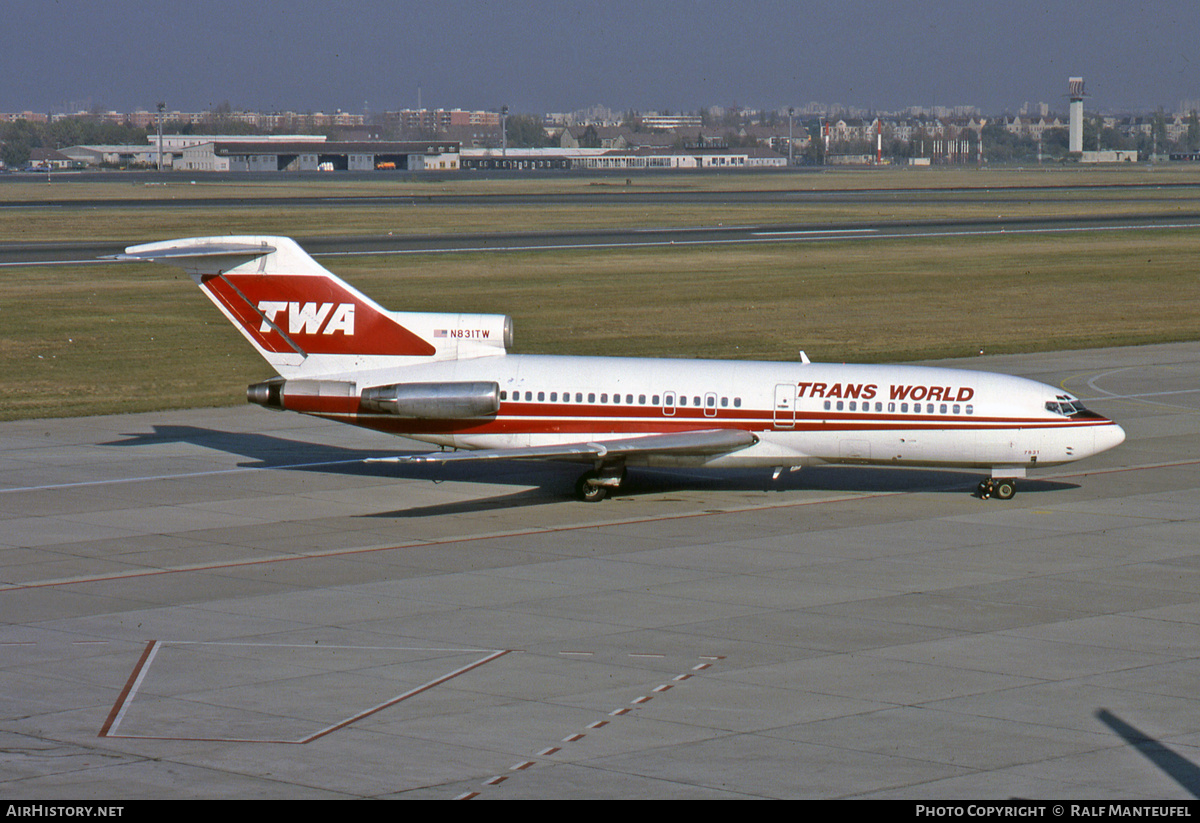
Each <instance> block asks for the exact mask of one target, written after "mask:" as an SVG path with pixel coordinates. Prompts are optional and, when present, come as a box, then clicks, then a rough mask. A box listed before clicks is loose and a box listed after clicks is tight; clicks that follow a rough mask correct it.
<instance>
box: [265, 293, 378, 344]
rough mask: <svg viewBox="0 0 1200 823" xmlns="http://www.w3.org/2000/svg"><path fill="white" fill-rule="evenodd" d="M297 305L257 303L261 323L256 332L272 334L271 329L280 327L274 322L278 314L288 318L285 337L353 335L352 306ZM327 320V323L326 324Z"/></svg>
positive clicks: (281, 302)
mask: <svg viewBox="0 0 1200 823" xmlns="http://www.w3.org/2000/svg"><path fill="white" fill-rule="evenodd" d="M334 305H335V304H333V303H320V304H317V303H297V302H289V301H287V300H260V301H258V310H259V311H260V312H262V315H263V322H262V325H261V326H259V327H258V330H259V332H261V333H264V334H265V333H266V332H269V331H271V327H272V326H278V327H279V328H283V320H282V319H277V317H278V315H279V313H280V312H284V313H285V314H286V315H287V332H288V334H318V333H320V334H337V333H339V332H340V333H342V334H345V335H347V336H353V334H354V304H353V303H338V304H336V305H337V308H336V309H334ZM326 320H328V322H326Z"/></svg>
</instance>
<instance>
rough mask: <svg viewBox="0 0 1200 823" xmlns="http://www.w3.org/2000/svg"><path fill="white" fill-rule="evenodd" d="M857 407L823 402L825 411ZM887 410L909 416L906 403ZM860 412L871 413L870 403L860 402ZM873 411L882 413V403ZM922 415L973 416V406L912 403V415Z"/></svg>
mask: <svg viewBox="0 0 1200 823" xmlns="http://www.w3.org/2000/svg"><path fill="white" fill-rule="evenodd" d="M858 405H859V403H858V401H857V400H849V401H846V400H838V401H837V402H836V404H835V402H834V401H832V400H826V401H825V411H860V409H859V408H858ZM887 410H888V413H889V414H894V413H895V412H896V411H897V410H898V411H899V412H900V413H901V414H909V404H908V403H899V404H897V403H894V402H889V403H888V404H887ZM861 411H865V412H869V411H871V403H870V401H868V400H864V401H862V408H861ZM875 411H877V412H882V411H883V403H882V402H881V401H878V400H876V401H875ZM922 413H924V414H975V406H974V404H972V403H968V404H966V405H965V406H964V405H962V404H959V403H954V404H949V403H940V404H939V403H926V404H925V405H924V407H923V408H922V406H921V404H920V403H913V404H912V414H922Z"/></svg>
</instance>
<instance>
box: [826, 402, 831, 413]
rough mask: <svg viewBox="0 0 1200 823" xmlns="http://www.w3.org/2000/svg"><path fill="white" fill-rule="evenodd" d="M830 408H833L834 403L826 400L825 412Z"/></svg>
mask: <svg viewBox="0 0 1200 823" xmlns="http://www.w3.org/2000/svg"><path fill="white" fill-rule="evenodd" d="M830 408H832V402H831V401H829V400H826V401H825V411H829V409H830Z"/></svg>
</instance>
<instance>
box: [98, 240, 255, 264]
mask: <svg viewBox="0 0 1200 823" xmlns="http://www.w3.org/2000/svg"><path fill="white" fill-rule="evenodd" d="M275 250H276V249H275V247H274V246H268V245H267V244H265V243H261V244H251V243H186V242H185V243H180V241H168V242H166V243H146V244H144V245H141V246H130V247H129V248H128V249H126V250H125V253H124V254H114V255H112V256H111V257H110V258H107V259H111V260H118V261H120V262H148V263H170V264H172V265H176V266H184V265H185V264H186V262H187V261H188V260H204V261H205V262H211V261H212V260H213V259H214V258H225V259H237V260H253V259H254V258H255V257H263V256H264V255H268V254H271V253H272V252H274V251H275Z"/></svg>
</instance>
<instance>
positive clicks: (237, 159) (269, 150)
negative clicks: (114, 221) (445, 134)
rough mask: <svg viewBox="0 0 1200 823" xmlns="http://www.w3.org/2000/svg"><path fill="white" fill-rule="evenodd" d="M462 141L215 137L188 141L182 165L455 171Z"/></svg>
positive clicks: (183, 167) (211, 168)
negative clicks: (347, 140) (199, 140)
mask: <svg viewBox="0 0 1200 823" xmlns="http://www.w3.org/2000/svg"><path fill="white" fill-rule="evenodd" d="M460 150H461V145H460V144H459V143H457V142H453V141H429V142H424V141H422V142H385V141H359V142H328V141H323V142H314V141H271V142H264V141H246V140H242V139H241V138H237V139H216V140H211V141H210V142H207V143H200V144H198V145H192V146H187V147H185V148H184V149H183V151H182V158H181V159H180V160H179V161H178V163H177V164H176V166H175V168H177V169H180V170H184V171H232V172H238V171H373V170H386V171H392V170H395V171H457V170H458V168H459V153H460Z"/></svg>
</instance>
